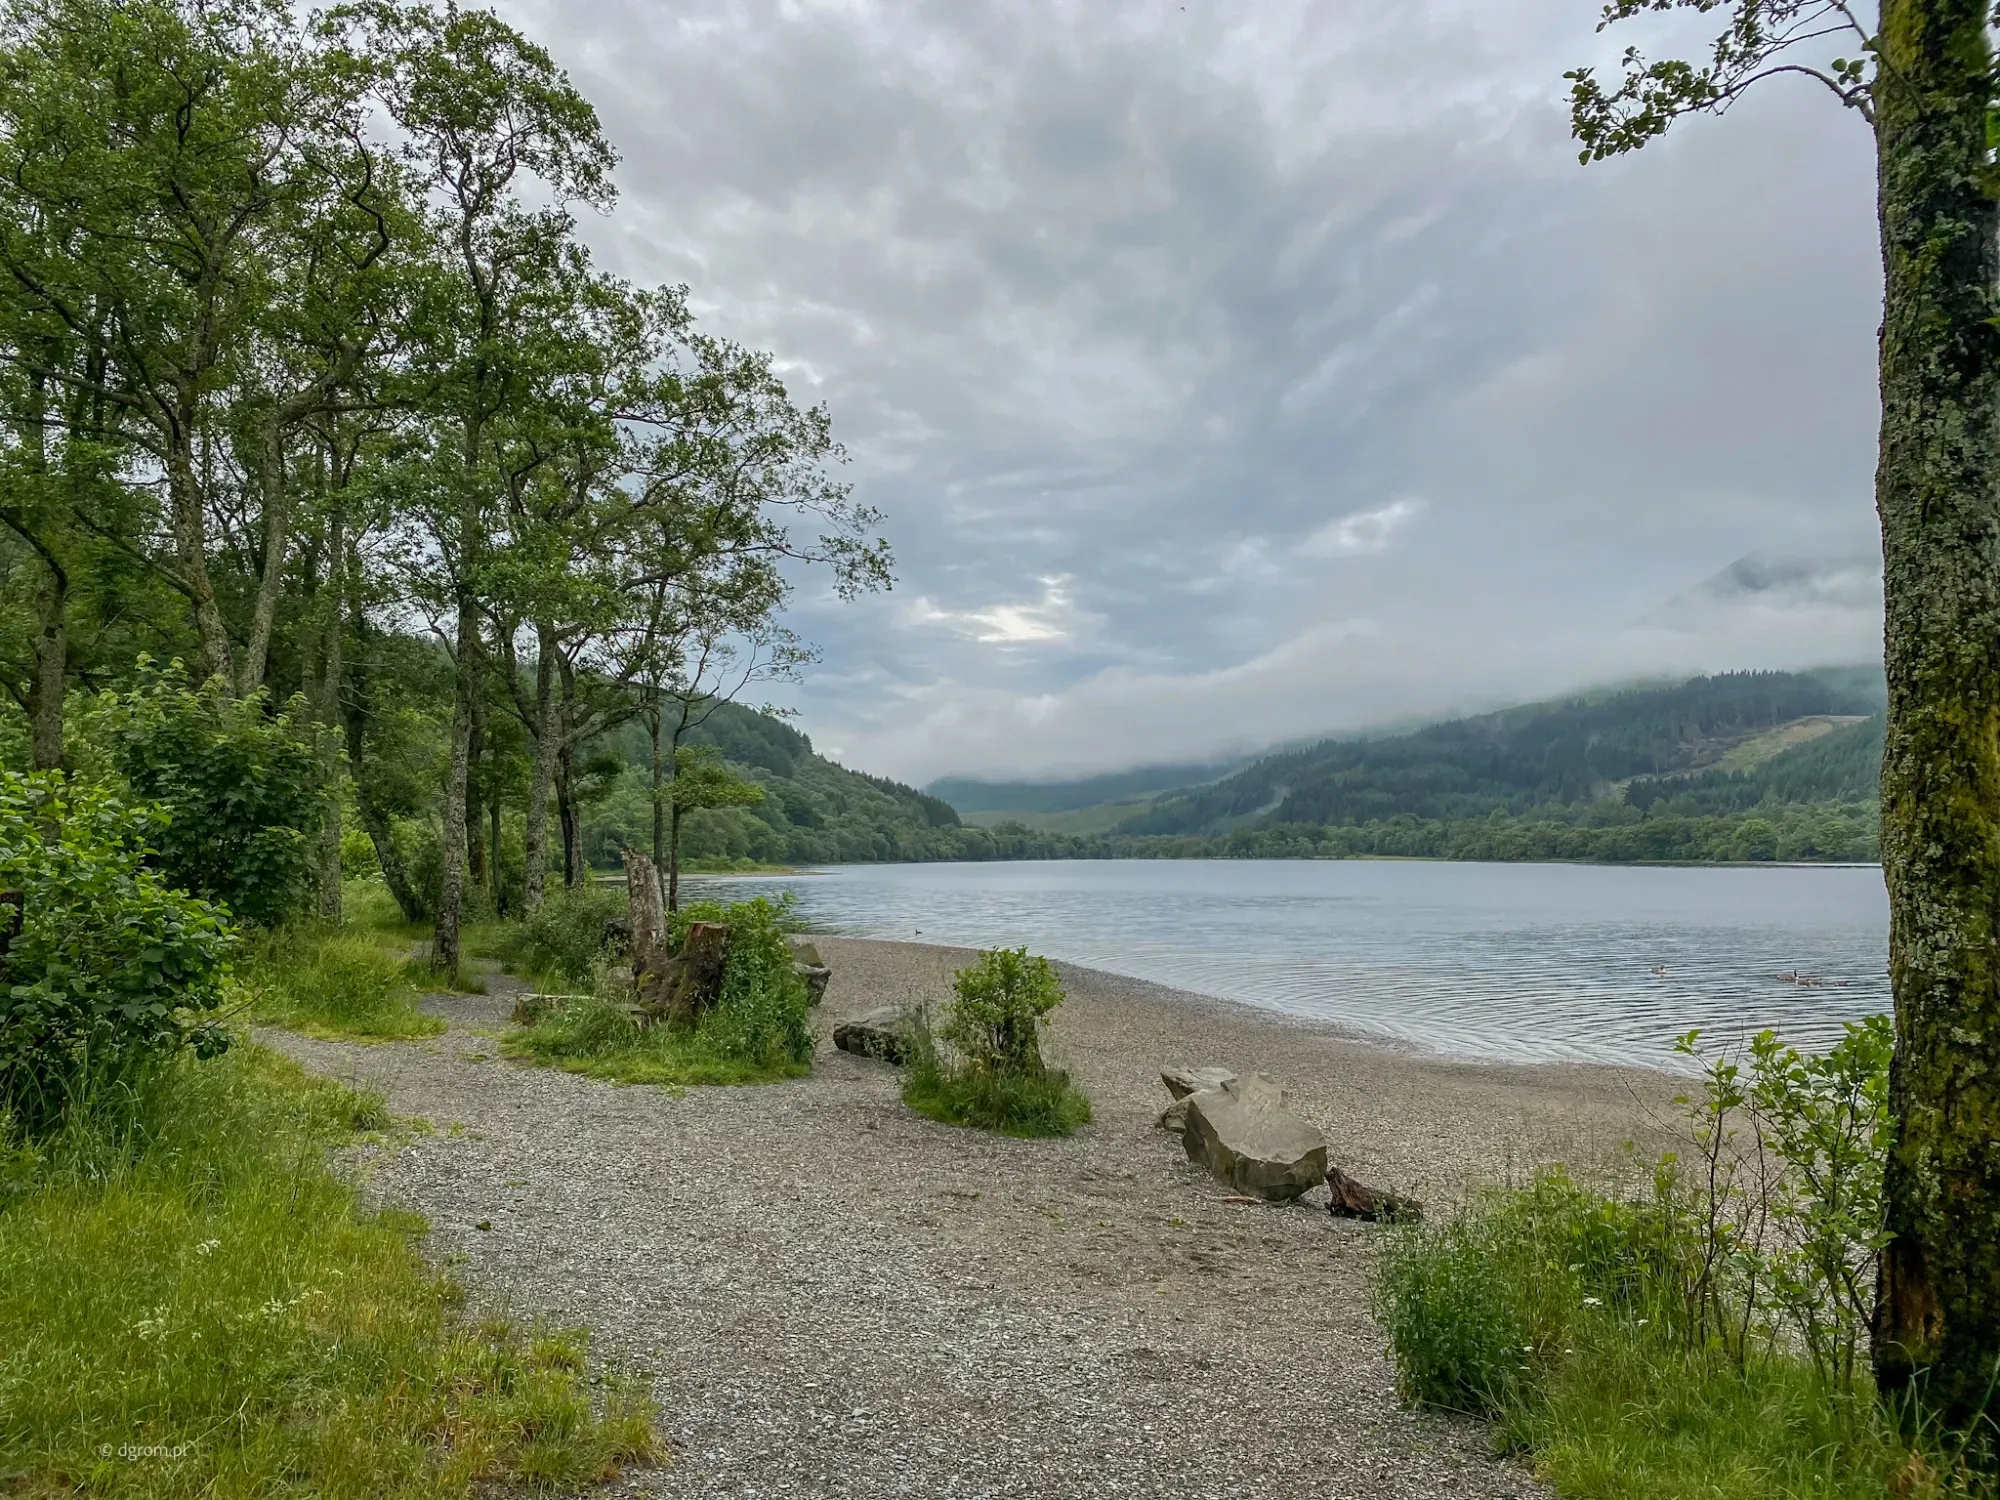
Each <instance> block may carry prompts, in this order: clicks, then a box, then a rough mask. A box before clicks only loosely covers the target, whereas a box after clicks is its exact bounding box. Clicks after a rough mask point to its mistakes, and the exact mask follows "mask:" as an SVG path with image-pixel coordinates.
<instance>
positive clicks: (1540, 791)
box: [1119, 672, 1881, 834]
mask: <svg viewBox="0 0 2000 1500" xmlns="http://www.w3.org/2000/svg"><path fill="white" fill-rule="evenodd" d="M1880 706H1881V705H1880V692H1879V687H1878V686H1877V685H1876V684H1875V683H1873V682H1869V681H1867V680H1866V679H1862V680H1860V681H1856V680H1855V675H1854V674H1851V673H1841V674H1826V675H1806V674H1795V673H1788V672H1739V673H1730V674H1727V675H1724V676H1719V677H1697V678H1693V679H1691V680H1689V681H1687V682H1683V683H1678V684H1675V685H1673V686H1671V687H1654V688H1643V689H1636V690H1632V691H1627V692H1620V693H1609V694H1604V695H1601V696H1594V697H1585V698H1573V699H1569V700H1566V701H1561V702H1554V703H1537V704H1530V705H1528V706H1525V707H1522V708H1512V709H1506V710H1504V711H1502V712H1500V713H1492V714H1482V715H1480V716H1479V717H1477V718H1469V719H1454V720H1451V721H1449V722H1447V723H1443V724H1433V725H1430V726H1428V727H1427V728H1424V729H1419V730H1417V731H1415V732H1414V733H1410V734H1402V735H1396V736H1394V737H1391V738H1383V739H1362V740H1332V741H1327V742H1324V743H1322V744H1318V745H1314V746H1312V747H1311V748H1309V749H1305V750H1298V751H1293V752H1290V753H1287V754H1283V755H1275V756H1271V757H1269V758H1267V759H1265V760H1261V761H1258V762H1257V763H1256V764H1254V765H1251V766H1249V767H1246V768H1245V769H1244V770H1242V771H1239V772H1238V773H1237V774H1235V775H1234V776H1230V777H1227V778H1225V779H1224V780H1222V781H1219V782H1217V783H1215V784H1214V785H1212V786H1207V787H1202V788H1198V789H1195V790H1193V791H1190V792H1187V793H1184V794H1182V795H1180V796H1177V797H1173V798H1168V799H1163V800H1161V801H1157V802H1155V803H1154V804H1153V806H1151V807H1150V808H1148V809H1147V810H1145V811H1144V812H1142V813H1140V814H1139V815H1137V816H1135V817H1133V818H1131V819H1128V820H1127V821H1126V822H1125V823H1123V824H1121V825H1120V830H1119V831H1121V832H1125V833H1135V834H1137V833H1161V834H1179V833H1218V832H1222V831H1225V830H1227V829H1228V828H1231V827H1233V826H1236V825H1238V824H1240V823H1241V822H1243V821H1246V820H1250V819H1256V818H1268V819H1269V820H1270V821H1271V822H1273V823H1318V824H1365V823H1369V822H1373V821H1376V820H1379V819H1385V818H1394V817H1414V818H1420V819H1443V820H1448V821H1449V820H1458V819H1464V818H1484V817H1489V816H1491V815H1492V814H1493V813H1495V812H1500V813H1505V814H1513V815H1518V814H1522V813H1528V812H1532V811H1537V810H1543V809H1553V808H1571V807H1575V806H1578V805H1579V804H1589V803H1598V802H1603V801H1606V800H1607V799H1609V800H1619V794H1620V793H1622V792H1623V790H1624V789H1625V787H1626V785H1627V784H1628V783H1630V782H1632V781H1633V780H1634V779H1635V778H1651V779H1658V778H1664V777H1673V776H1678V775H1684V774H1686V773H1688V772H1692V771H1698V770H1701V769H1703V768H1708V767H1723V766H1725V763H1726V761H1727V758H1728V757H1730V756H1731V754H1732V753H1739V754H1740V753H1741V752H1742V751H1743V750H1744V749H1746V748H1751V749H1752V751H1753V754H1754V747H1755V742H1756V741H1757V740H1758V739H1759V738H1760V737H1763V736H1767V735H1770V734H1772V733H1774V732H1778V731H1781V730H1783V729H1784V727H1785V726H1789V725H1801V727H1802V728H1803V727H1805V726H1804V725H1802V724H1801V721H1817V723H1815V724H1814V725H1813V727H1820V728H1822V729H1823V730H1831V729H1833V728H1838V727H1840V721H1842V720H1843V719H1850V718H1865V717H1867V716H1869V715H1872V714H1874V713H1875V712H1876V711H1877V710H1878V709H1879V707H1880ZM1795 732H1796V731H1795ZM1772 748H1774V749H1775V748H1779V747H1776V746H1773V747H1772ZM1815 795H1819V794H1817V793H1815ZM1825 795H1833V791H1832V789H1831V788H1829V789H1828V790H1827V792H1826V793H1825ZM1798 800H1807V799H1798Z"/></svg>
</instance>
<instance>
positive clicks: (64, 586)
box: [28, 563, 69, 771]
mask: <svg viewBox="0 0 2000 1500" xmlns="http://www.w3.org/2000/svg"><path fill="white" fill-rule="evenodd" d="M42 575H43V584H42V590H41V600H40V604H41V607H40V609H39V610H38V611H37V614H38V617H39V618H38V619H37V621H36V624H37V627H38V628H37V629H36V631H35V678H34V683H33V685H32V686H31V687H30V689H29V692H28V708H29V711H30V717H31V719H32V723H31V725H30V728H29V736H30V739H29V754H30V756H31V758H32V764H33V766H34V769H36V770H37V771H58V770H61V769H62V761H63V692H64V690H65V689H66V688H67V687H68V686H69V575H68V574H67V573H65V572H64V571H63V570H62V569H61V568H59V567H57V566H55V565H54V564H52V563H45V564H44V566H43V568H42Z"/></svg>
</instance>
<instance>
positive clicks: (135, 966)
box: [0, 771, 234, 1133]
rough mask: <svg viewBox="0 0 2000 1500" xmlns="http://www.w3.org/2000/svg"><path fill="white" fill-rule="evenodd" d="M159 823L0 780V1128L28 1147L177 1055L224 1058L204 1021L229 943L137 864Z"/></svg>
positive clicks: (34, 779)
mask: <svg viewBox="0 0 2000 1500" xmlns="http://www.w3.org/2000/svg"><path fill="white" fill-rule="evenodd" d="M157 830H158V820H157V819H155V818H154V817H153V816H151V814H150V813H149V812H148V811H146V810H143V809H136V808H133V807H131V806H129V805H127V804H126V803H125V802H123V801H122V800H121V799H120V798H119V797H118V796H116V795H115V794H114V793H113V792H112V791H111V790H110V789H109V788H106V787H103V786H95V785H91V784H89V783H87V782H82V781H74V782H65V781H64V780H63V778H62V777H61V776H59V775H57V774H55V773H53V772H44V773H39V774H33V775H25V774H22V773H19V772H13V771H5V772H0V889H5V890H18V891H19V892H21V897H22V905H21V913H22V926H21V930H20V932H19V933H18V935H16V936H14V937H13V938H12V940H11V941H7V940H6V938H5V933H6V930H7V923H8V921H9V917H8V914H7V913H6V912H5V911H4V909H0V945H4V948H0V1115H6V1114H11V1115H12V1116H13V1117H14V1119H15V1121H16V1122H17V1124H18V1125H19V1126H21V1127H22V1128H24V1129H27V1130H28V1131H30V1132H31V1133H35V1132H40V1131H42V1130H45V1129H47V1128H48V1127H49V1126H50V1124H51V1123H52V1122H53V1121H54V1120H56V1119H57V1118H59V1117H60V1115H61V1113H62V1111H63V1110H64V1109H65V1108H66V1107H67V1106H68V1105H70V1104H71V1103H73V1102H74V1101H75V1100H76V1099H77V1098H78V1097H80V1096H84V1095H88V1094H91V1093H93V1092H96V1091H98V1090H101V1089H103V1088H106V1087H109V1086H111V1085H113V1084H115V1083H116V1082H117V1081H118V1080H119V1079H121V1078H124V1077H126V1076H128V1075H130V1074H132V1073H133V1072H134V1071H135V1070H138V1069H142V1068H143V1067H145V1066H146V1065H148V1064H149V1063H151V1062H154V1061H156V1060H158V1059H161V1058H165V1057H171V1056H172V1055H173V1054H175V1053H177V1052H179V1051H180V1050H182V1049H183V1048H191V1049H193V1050H194V1051H195V1052H196V1053H197V1054H198V1055H200V1056H203V1057H211V1056H214V1055H215V1054H217V1053H219V1052H221V1051H222V1050H223V1049H224V1047H225V1046H226V1045H227V1042H228V1037H227V1034H226V1033H225V1032H224V1031H223V1030H222V1029H221V1028H220V1027H219V1026H218V1025H217V1024H216V1022H215V1021H214V1019H213V1015H212V1013H213V1012H214V1011H215V1009H216V1008H217V1006H218V1005H219V1004H220V1003H221V999H222V981H223V976H224V973H225V972H226V962H227V959H228V956H229V952H230V947H231V944H232V942H233V941H234V939H233V937H232V934H231V933H230V931H229V929H228V927H227V926H226V925H225V923H224V921H223V919H222V916H221V914H220V913H218V912H217V911H216V910H215V909H214V908H213V907H211V906H210V905H209V904H208V903H207V902H205V901H202V900H200V899H198V898H196V897H193V896H189V895H188V894H187V893H185V892H184V891H179V890H175V889H173V888H172V887H170V886H169V885H168V884H167V882H166V880H165V879H164V878H163V877H162V876H161V875H160V874H159V872H157V871H155V870H153V869H150V868H148V867H147V864H146V856H147V853H148V845H147V840H148V838H149V837H150V836H152V835H154V834H155V833H156V832H157Z"/></svg>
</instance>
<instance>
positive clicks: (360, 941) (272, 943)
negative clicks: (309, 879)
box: [243, 926, 445, 1037]
mask: <svg viewBox="0 0 2000 1500" xmlns="http://www.w3.org/2000/svg"><path fill="white" fill-rule="evenodd" d="M246 957H247V959H248V962H247V963H246V964H245V965H244V966H243V967H244V975H243V979H244V984H245V987H246V988H247V989H248V990H249V991H250V994H251V997H252V1012H251V1013H252V1014H253V1015H254V1016H255V1017H256V1019H258V1020H260V1021H269V1022H272V1023H275V1024H277V1025H280V1026H290V1027H294V1028H297V1029H300V1030H305V1031H319V1032H328V1033H331V1034H333V1035H336V1036H358V1037H412V1036H430V1035H432V1034H434V1033H436V1032H439V1031H442V1030H444V1027H445V1023H444V1022H443V1021H442V1020H440V1019H438V1018H437V1017H436V1016H431V1015H426V1014H425V1013H424V1012H422V1011H420V1010H418V1009H417V990H416V987H415V986H414V985H412V984H411V983H410V976H409V966H408V964H407V962H406V961H405V960H404V959H402V958H400V957H398V956H397V955H396V954H395V953H393V952H389V951H386V950H384V949H383V948H382V947H381V945H380V944H378V943H376V942H373V941H371V940H370V939H368V938H367V937H365V936H362V935H359V934H356V933H351V932H341V931H329V930H327V929H325V928H321V927H313V926H300V927H288V928H285V929H282V930H281V931H277V932H267V933H262V934H259V935H257V936H255V937H253V938H252V939H251V940H250V942H249V944H248V952H247V955H246Z"/></svg>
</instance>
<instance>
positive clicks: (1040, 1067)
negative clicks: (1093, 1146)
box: [903, 948, 1090, 1136]
mask: <svg viewBox="0 0 2000 1500" xmlns="http://www.w3.org/2000/svg"><path fill="white" fill-rule="evenodd" d="M1063 999H1064V996H1063V988H1062V984H1061V982H1060V981H1059V980H1057V978H1056V972H1055V969H1054V967H1053V966H1051V965H1050V963H1049V961H1048V960H1047V959H1046V958H1042V957H1040V956H1039V955H1036V956H1032V957H1031V956H1030V955H1029V953H1028V950H1027V949H1026V948H1011V949H1010V948H996V949H990V950H988V951H986V952H984V953H981V954H980V955H979V958H978V959H977V961H975V962H973V963H971V964H968V965H967V966H966V967H965V968H963V969H960V970H959V971H958V973H957V974H956V975H954V976H953V978H952V999H951V1001H950V1003H949V1004H948V1005H947V1006H946V1007H945V1015H944V1024H943V1025H942V1026H941V1027H940V1028H939V1033H938V1034H937V1035H933V1033H932V1030H931V1026H930V1020H929V1017H928V1016H925V1017H923V1018H922V1019H921V1020H920V1022H919V1024H918V1026H917V1028H916V1034H915V1036H914V1037H913V1038H912V1041H911V1050H910V1056H909V1058H908V1060H907V1062H906V1064H905V1068H904V1075H903V1100H904V1102H905V1103H907V1104H908V1105H909V1106H910V1107H911V1108H912V1109H914V1110H916V1111H917V1112H918V1113H919V1114H924V1115H929V1116H930V1117H931V1118H932V1119H934V1120H942V1121H944V1122H945V1123H946V1124H949V1125H971V1126H976V1127H977V1128H979V1129H982V1130H995V1131H999V1132H1000V1133H1001V1134H1003V1135H1020V1136H1051V1135H1071V1134H1074V1133H1075V1131H1076V1129H1077V1127H1078V1126H1079V1125H1083V1124H1087V1123H1088V1122H1089V1120H1090V1100H1089V1098H1088V1097H1087V1096H1086V1095H1085V1094H1084V1092H1083V1091H1082V1090H1081V1089H1079V1088H1078V1087H1077V1086H1076V1085H1075V1084H1073V1083H1072V1082H1071V1081H1070V1078H1069V1075H1068V1074H1067V1073H1065V1072H1062V1071H1061V1070H1060V1069H1055V1068H1050V1067H1049V1066H1047V1064H1046V1063H1044V1062H1043V1060H1042V1044H1041V1031H1042V1027H1043V1025H1044V1024H1045V1023H1046V1020H1047V1017H1048V1015H1049V1013H1050V1012H1051V1011H1053V1010H1054V1009H1055V1008H1056V1007H1057V1006H1059V1005H1061V1004H1062V1003H1063ZM939 1041H943V1042H944V1043H946V1045H947V1046H948V1047H949V1048H950V1049H951V1050H950V1051H949V1052H947V1051H945V1050H944V1049H942V1048H940V1047H939V1045H938V1043H939Z"/></svg>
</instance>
